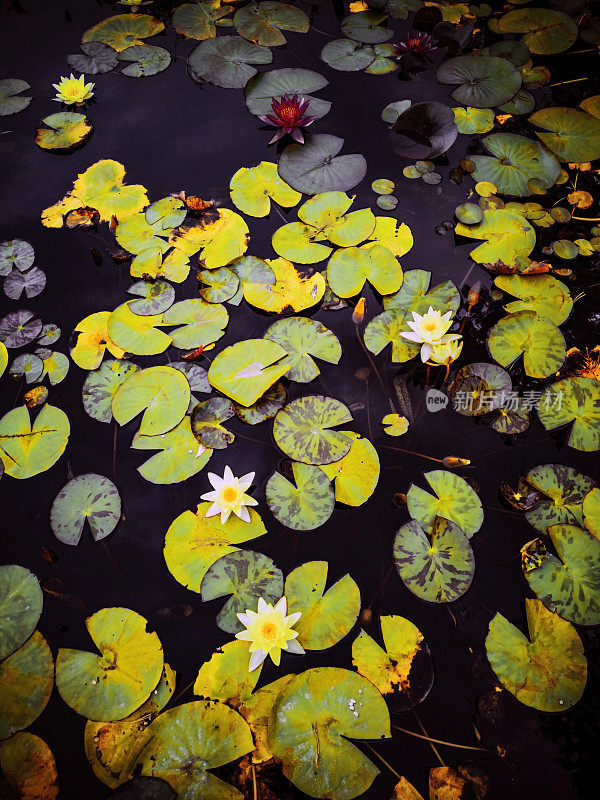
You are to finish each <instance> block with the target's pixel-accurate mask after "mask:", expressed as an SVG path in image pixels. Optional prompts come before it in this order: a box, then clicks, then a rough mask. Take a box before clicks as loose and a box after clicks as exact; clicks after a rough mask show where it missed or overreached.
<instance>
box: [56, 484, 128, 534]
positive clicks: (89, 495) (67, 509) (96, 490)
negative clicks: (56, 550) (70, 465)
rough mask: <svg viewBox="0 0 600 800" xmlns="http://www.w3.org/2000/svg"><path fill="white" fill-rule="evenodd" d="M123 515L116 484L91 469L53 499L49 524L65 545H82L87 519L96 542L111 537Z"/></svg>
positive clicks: (64, 487)
mask: <svg viewBox="0 0 600 800" xmlns="http://www.w3.org/2000/svg"><path fill="white" fill-rule="evenodd" d="M120 516H121V497H120V495H119V490H118V489H117V487H116V486H115V485H114V483H113V482H112V481H111V480H109V479H108V478H105V477H104V476H103V475H96V474H95V473H93V472H88V473H86V474H85V475H78V476H77V477H76V478H73V479H72V480H70V481H69V482H68V483H67V484H66V485H65V486H63V488H62V489H61V490H60V492H59V493H58V494H57V495H56V497H55V498H54V502H53V503H52V508H51V509H50V525H51V527H52V531H53V533H54V535H55V536H56V538H57V539H58V540H59V541H60V542H63V544H72V545H76V544H79V540H80V539H81V534H82V533H83V526H84V525H85V521H86V520H87V522H88V525H89V526H90V531H91V533H92V536H93V537H94V541H96V542H98V541H100V539H104V538H105V537H106V536H109V535H110V534H111V533H112V532H113V531H114V529H115V527H116V525H117V523H118V522H119V517H120Z"/></svg>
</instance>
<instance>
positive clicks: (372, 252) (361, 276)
mask: <svg viewBox="0 0 600 800" xmlns="http://www.w3.org/2000/svg"><path fill="white" fill-rule="evenodd" d="M402 279H403V273H402V267H401V266H400V264H399V263H398V261H397V260H396V258H395V257H394V255H393V254H392V253H391V252H390V251H389V250H388V249H387V247H383V246H382V245H378V244H376V245H374V246H373V247H370V248H369V249H368V250H364V249H361V248H359V247H345V248H342V249H339V250H337V251H336V252H335V253H334V254H333V255H332V256H331V258H330V259H329V264H328V265H327V280H328V282H329V285H330V286H331V289H332V291H333V292H335V294H337V295H338V297H354V296H355V295H357V294H359V293H360V292H361V291H362V290H363V287H364V285H365V283H366V281H367V280H368V281H369V283H370V284H371V285H372V286H373V287H374V288H375V289H376V290H377V291H378V292H379V293H380V294H384V295H388V294H393V293H394V292H397V291H398V289H399V288H400V286H401V285H402Z"/></svg>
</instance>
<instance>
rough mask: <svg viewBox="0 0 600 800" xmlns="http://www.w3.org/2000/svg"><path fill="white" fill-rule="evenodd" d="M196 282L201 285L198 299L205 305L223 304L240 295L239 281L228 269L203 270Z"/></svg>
mask: <svg viewBox="0 0 600 800" xmlns="http://www.w3.org/2000/svg"><path fill="white" fill-rule="evenodd" d="M198 280H199V281H200V282H201V283H202V284H203V286H202V287H201V288H200V289H199V293H200V297H201V298H202V299H203V300H206V302H207V303H225V302H227V301H230V300H232V298H234V297H235V296H236V295H238V294H240V279H239V278H238V276H237V275H236V274H235V272H234V271H233V270H232V269H229V267H220V268H219V269H203V270H202V271H201V272H199V273H198ZM234 305H235V303H234Z"/></svg>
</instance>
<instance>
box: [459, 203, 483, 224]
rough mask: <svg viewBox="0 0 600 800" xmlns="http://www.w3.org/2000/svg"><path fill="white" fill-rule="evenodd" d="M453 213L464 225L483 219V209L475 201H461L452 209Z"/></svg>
mask: <svg viewBox="0 0 600 800" xmlns="http://www.w3.org/2000/svg"><path fill="white" fill-rule="evenodd" d="M454 214H455V215H456V218H457V219H458V221H459V222H463V223H464V224H465V225H476V224H477V223H478V222H481V220H482V219H483V209H482V208H481V206H478V205H475V203H461V204H460V205H459V206H457V207H456V208H455V209H454Z"/></svg>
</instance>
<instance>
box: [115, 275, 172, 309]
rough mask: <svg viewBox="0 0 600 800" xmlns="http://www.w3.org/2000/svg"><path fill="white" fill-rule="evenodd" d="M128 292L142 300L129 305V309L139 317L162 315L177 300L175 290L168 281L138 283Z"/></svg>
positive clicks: (133, 301)
mask: <svg viewBox="0 0 600 800" xmlns="http://www.w3.org/2000/svg"><path fill="white" fill-rule="evenodd" d="M127 292H128V294H133V295H136V296H138V297H140V298H141V299H140V300H132V301H131V302H130V304H129V309H130V310H131V311H133V313H134V314H137V315H139V316H151V315H152V314H162V313H163V311H166V310H167V309H168V308H170V306H171V305H172V304H173V300H174V299H175V289H174V288H173V287H172V286H171V284H170V283H167V282H166V281H137V282H136V283H134V284H133V285H132V286H130V287H129V289H128V290H127Z"/></svg>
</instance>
